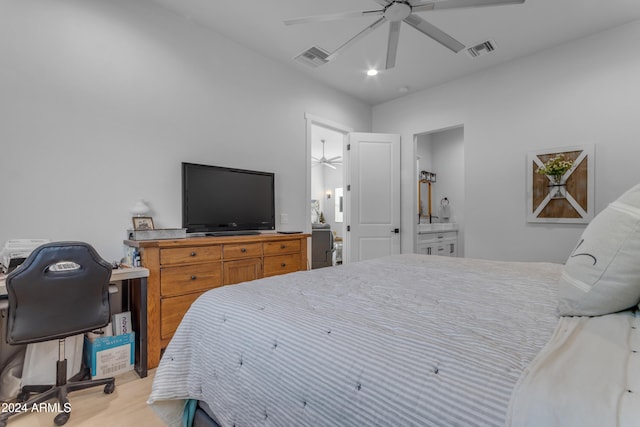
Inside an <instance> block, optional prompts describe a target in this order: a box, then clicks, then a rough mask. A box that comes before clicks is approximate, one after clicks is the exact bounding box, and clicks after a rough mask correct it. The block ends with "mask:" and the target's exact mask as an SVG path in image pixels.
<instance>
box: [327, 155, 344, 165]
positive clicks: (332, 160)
mask: <svg viewBox="0 0 640 427" xmlns="http://www.w3.org/2000/svg"><path fill="white" fill-rule="evenodd" d="M341 158H342V156H335V157H332V158H330V159H327V162H333V163H336V160H338V159H341Z"/></svg>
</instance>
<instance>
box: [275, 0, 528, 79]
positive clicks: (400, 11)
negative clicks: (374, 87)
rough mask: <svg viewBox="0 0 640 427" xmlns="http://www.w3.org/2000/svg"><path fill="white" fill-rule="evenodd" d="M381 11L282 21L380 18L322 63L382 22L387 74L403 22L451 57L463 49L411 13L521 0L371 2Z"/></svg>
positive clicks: (458, 43) (294, 22) (394, 55)
mask: <svg viewBox="0 0 640 427" xmlns="http://www.w3.org/2000/svg"><path fill="white" fill-rule="evenodd" d="M374 1H375V2H376V3H378V4H379V5H380V6H382V9H378V10H365V11H356V12H344V13H335V14H330V15H318V16H310V17H306V18H295V19H289V20H286V21H284V23H285V24H286V25H294V24H306V23H310V22H324V21H335V20H340V19H345V18H355V17H365V16H381V17H380V18H379V19H378V20H376V21H375V22H374V23H373V24H371V25H369V26H368V27H367V28H365V29H364V30H362V31H360V32H359V33H358V34H356V35H355V36H353V37H352V38H351V39H349V40H347V41H346V42H345V43H343V44H342V45H341V46H339V47H338V48H337V49H336V50H334V51H333V52H331V53H330V54H329V55H328V56H327V57H326V58H325V61H326V62H329V61H331V60H333V59H334V58H335V57H336V56H337V55H338V54H340V53H341V52H342V51H344V49H345V48H346V47H348V46H350V45H351V44H353V43H354V42H356V41H357V40H359V39H361V38H362V37H364V36H365V35H367V34H368V33H370V32H371V31H373V30H375V29H376V28H378V27H379V26H381V25H382V24H384V23H385V22H387V21H389V23H390V25H389V38H388V42H387V58H386V66H385V68H386V69H387V70H388V69H390V68H393V67H394V66H395V64H396V53H397V51H398V40H399V37H400V24H401V23H402V22H405V23H406V24H409V25H410V26H411V27H413V28H415V29H416V30H418V31H420V32H421V33H423V34H424V35H426V36H427V37H431V38H432V39H433V40H435V41H437V42H438V43H440V44H441V45H443V46H445V47H446V48H449V49H450V50H452V51H453V52H455V53H458V52H460V51H461V50H462V49H464V47H465V46H464V45H463V44H462V43H460V42H459V41H458V40H456V39H454V38H453V37H451V36H450V35H449V34H447V33H445V32H444V31H442V30H441V29H439V28H438V27H436V26H435V25H432V24H430V23H428V22H427V21H425V20H424V19H422V18H421V17H419V16H418V15H416V14H415V12H425V11H429V10H444V9H461V8H471V7H483V6H500V5H507V4H522V3H524V2H525V0H430V1H424V0H374Z"/></svg>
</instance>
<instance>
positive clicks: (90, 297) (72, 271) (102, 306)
mask: <svg viewBox="0 0 640 427" xmlns="http://www.w3.org/2000/svg"><path fill="white" fill-rule="evenodd" d="M110 278H111V265H110V264H109V263H108V262H107V261H105V260H103V259H102V258H101V257H100V256H99V255H98V253H97V252H96V251H95V249H93V247H91V245H88V244H87V243H82V242H54V243H48V244H45V245H42V246H40V247H38V248H36V249H35V250H34V251H33V252H32V253H31V255H29V257H28V258H27V259H26V260H25V262H24V263H23V264H22V265H21V266H20V267H18V268H17V269H16V270H14V271H12V272H11V273H10V274H9V275H8V276H7V278H6V285H7V292H8V296H9V308H8V318H7V342H8V343H9V344H31V343H37V342H42V341H49V340H54V339H58V349H59V350H58V362H57V365H56V384H55V385H52V384H48V385H41V386H40V385H29V386H24V387H23V388H22V390H21V392H20V394H19V395H18V400H22V401H24V405H23V408H33V407H34V405H39V404H40V403H43V402H46V401H48V400H51V399H54V398H57V400H58V402H59V410H61V412H59V413H58V415H57V416H56V417H55V418H54V423H55V424H56V425H57V426H61V425H63V424H65V423H66V422H67V421H68V420H69V417H70V416H71V405H70V403H69V399H68V398H67V393H69V392H71V391H73V390H82V389H86V388H89V387H95V386H99V385H104V386H105V387H104V392H105V393H107V394H110V393H113V391H114V389H115V379H114V378H104V379H99V380H84V381H69V382H67V359H66V358H65V355H64V344H65V338H66V337H69V336H73V335H77V334H82V333H84V332H88V331H92V330H95V329H98V328H102V327H104V326H106V325H107V324H108V323H109V317H110V315H109V312H110V306H109V280H110ZM32 393H39V394H36V395H35V396H33V397H31V398H30V399H29V397H30V396H31V394H32ZM27 399H28V400H27ZM9 408H11V407H9ZM16 409H19V408H16ZM17 413H21V412H20V411H19V410H18V411H16V412H4V413H2V414H0V427H5V426H6V423H7V420H8V418H9V417H10V416H12V415H15V414H17Z"/></svg>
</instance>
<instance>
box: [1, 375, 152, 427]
mask: <svg viewBox="0 0 640 427" xmlns="http://www.w3.org/2000/svg"><path fill="white" fill-rule="evenodd" d="M154 374H155V370H150V371H149V376H148V377H146V378H140V377H138V375H137V374H136V373H135V372H127V373H126V374H123V375H120V376H117V377H116V390H115V391H114V392H113V393H112V394H104V392H103V387H95V388H93V389H89V390H82V391H76V392H73V393H71V394H69V401H70V402H71V418H70V419H69V421H68V422H67V423H66V424H65V427H98V426H99V427H127V426H134V427H156V426H158V427H160V426H163V425H164V423H163V422H162V421H161V420H160V419H159V418H158V417H157V416H156V414H155V413H154V412H153V411H152V410H151V409H150V408H149V407H148V406H147V397H148V396H149V393H150V392H151V383H152V382H153V376H154ZM55 415H56V414H55V413H27V414H22V415H16V416H14V417H12V418H10V419H9V422H8V423H7V427H52V426H53V427H55V425H54V424H53V418H54V417H55Z"/></svg>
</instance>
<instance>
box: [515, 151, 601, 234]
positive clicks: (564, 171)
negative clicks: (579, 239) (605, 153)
mask: <svg viewBox="0 0 640 427" xmlns="http://www.w3.org/2000/svg"><path fill="white" fill-rule="evenodd" d="M593 163H594V146H593V145H578V146H571V147H562V148H557V149H545V150H538V151H531V152H529V153H528V155H527V193H528V194H527V221H528V222H556V223H588V222H589V221H591V219H592V218H593V215H594V212H593V211H594V200H593V182H594V180H593V174H594V172H593V171H594V167H593Z"/></svg>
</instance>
